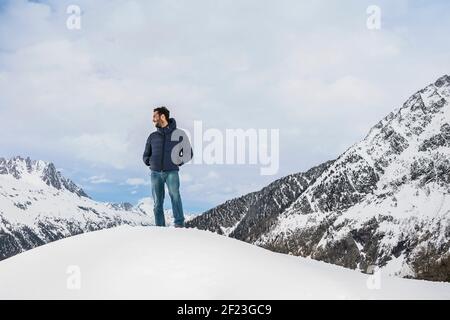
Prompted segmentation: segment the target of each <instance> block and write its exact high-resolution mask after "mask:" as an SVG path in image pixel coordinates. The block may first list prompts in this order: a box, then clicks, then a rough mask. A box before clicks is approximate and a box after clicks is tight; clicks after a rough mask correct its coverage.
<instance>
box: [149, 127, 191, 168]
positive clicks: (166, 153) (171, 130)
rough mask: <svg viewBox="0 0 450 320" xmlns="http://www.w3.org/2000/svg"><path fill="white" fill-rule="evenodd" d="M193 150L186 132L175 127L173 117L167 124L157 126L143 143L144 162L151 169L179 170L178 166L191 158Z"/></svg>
mask: <svg viewBox="0 0 450 320" xmlns="http://www.w3.org/2000/svg"><path fill="white" fill-rule="evenodd" d="M192 156H193V151H192V147H191V144H190V143H189V139H188V137H187V135H186V133H185V132H184V131H183V130H181V129H177V122H176V121H175V119H174V118H170V119H169V125H167V126H165V127H164V128H157V130H156V131H154V132H152V133H151V134H150V136H149V137H148V139H147V143H146V144H145V151H144V155H143V157H142V158H143V160H144V163H145V164H146V165H147V166H149V167H150V169H151V170H153V171H170V170H179V166H181V165H183V164H184V163H186V162H188V161H189V160H190V159H192Z"/></svg>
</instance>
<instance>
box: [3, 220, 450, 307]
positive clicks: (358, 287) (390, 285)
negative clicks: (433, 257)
mask: <svg viewBox="0 0 450 320" xmlns="http://www.w3.org/2000/svg"><path fill="white" fill-rule="evenodd" d="M376 279H379V289H376V288H377V285H376V284H377V283H378V282H377V281H374V280H373V279H372V278H370V276H368V275H363V274H361V273H359V272H356V271H352V270H349V269H345V268H342V267H338V266H335V265H331V264H326V263H324V262H319V261H315V260H311V259H306V258H299V257H294V256H289V255H284V254H279V253H274V252H271V251H269V250H266V249H262V248H259V247H257V246H254V245H251V244H248V243H245V242H242V241H239V240H236V239H232V238H227V237H223V236H220V235H217V234H215V233H212V232H209V231H200V230H196V229H174V228H157V227H130V226H120V227H116V228H112V229H106V230H101V231H94V232H89V233H85V234H81V235H77V236H73V237H70V238H66V239H62V240H58V241H55V242H52V243H49V244H46V245H44V246H41V247H39V248H35V249H32V250H29V251H27V252H25V253H22V254H19V255H16V256H14V257H12V258H9V259H6V260H4V261H1V262H0V283H1V286H0V299H29V298H33V299H55V298H59V299H107V298H108V299H318V298H324V299H450V284H449V283H433V282H427V281H418V280H406V279H401V278H397V277H388V276H384V275H383V274H381V276H380V277H379V278H376ZM368 284H369V285H368ZM374 284H375V285H374Z"/></svg>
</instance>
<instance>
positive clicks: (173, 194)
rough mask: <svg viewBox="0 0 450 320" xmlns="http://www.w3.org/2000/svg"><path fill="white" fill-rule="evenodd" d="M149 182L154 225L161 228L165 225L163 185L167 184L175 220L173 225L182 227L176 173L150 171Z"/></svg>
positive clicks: (178, 183)
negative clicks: (150, 184)
mask: <svg viewBox="0 0 450 320" xmlns="http://www.w3.org/2000/svg"><path fill="white" fill-rule="evenodd" d="M151 182H152V195H153V202H154V207H153V213H154V215H155V224H156V225H157V226H161V227H164V226H165V225H166V221H165V218H164V195H165V190H164V184H167V189H168V190H169V196H170V200H171V202H172V212H173V217H174V219H175V225H176V226H184V214H183V205H182V203H181V196H180V178H179V176H178V171H177V170H173V171H162V172H160V171H151Z"/></svg>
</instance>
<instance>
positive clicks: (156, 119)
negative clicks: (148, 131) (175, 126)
mask: <svg viewBox="0 0 450 320" xmlns="http://www.w3.org/2000/svg"><path fill="white" fill-rule="evenodd" d="M153 124H154V125H155V127H157V128H160V127H161V126H162V119H161V115H160V114H159V113H158V111H154V112H153Z"/></svg>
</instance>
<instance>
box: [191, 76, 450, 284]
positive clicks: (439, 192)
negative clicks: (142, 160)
mask: <svg viewBox="0 0 450 320" xmlns="http://www.w3.org/2000/svg"><path fill="white" fill-rule="evenodd" d="M449 100H450V77H449V76H444V77H441V78H440V79H438V80H437V81H436V82H435V83H433V84H431V85H429V86H427V87H426V88H424V89H423V90H420V91H419V92H417V93H415V94H414V95H413V96H412V97H411V98H409V99H408V100H407V101H406V102H405V104H404V105H403V106H402V107H401V108H399V109H397V110H395V111H393V112H392V113H390V114H389V115H388V116H386V117H385V118H384V119H382V120H381V121H380V122H379V123H378V124H377V125H375V126H374V127H373V128H372V129H371V130H370V132H369V133H368V135H367V136H366V137H365V138H364V139H363V140H362V141H361V142H358V143H356V144H355V145H353V146H352V147H350V148H349V149H348V150H347V151H346V152H344V153H343V154H342V155H341V156H339V157H338V158H337V159H336V160H334V161H332V162H327V163H326V164H323V165H321V166H318V167H316V168H320V169H319V170H317V171H318V176H317V177H315V178H314V179H310V180H309V182H308V184H307V185H306V186H304V185H301V186H300V185H298V186H294V189H296V191H295V192H292V191H289V192H288V194H295V196H294V197H289V201H288V202H289V203H284V206H280V207H279V209H274V210H269V212H270V214H269V216H270V218H267V216H268V214H267V212H268V211H267V209H266V208H265V207H264V204H266V203H274V202H275V203H276V202H278V201H281V199H282V198H283V197H284V195H285V192H284V190H285V188H287V189H288V190H290V189H291V188H292V185H291V184H290V183H289V182H286V181H284V180H285V179H286V178H283V179H280V180H278V181H277V182H275V183H276V185H277V187H276V188H277V189H278V192H279V194H278V195H275V196H273V194H267V195H264V191H263V190H264V189H263V190H261V191H259V192H256V193H253V194H252V197H253V198H258V199H259V204H258V205H255V204H254V202H251V201H247V200H246V199H247V196H244V197H241V198H240V199H242V200H243V201H241V202H242V203H241V204H240V205H241V206H242V207H246V210H245V211H244V212H243V211H240V212H243V216H242V217H240V219H239V223H237V224H236V225H235V226H234V227H233V231H232V232H229V233H228V235H229V236H230V237H234V238H237V239H240V240H244V241H247V242H249V243H252V244H256V245H259V246H262V247H264V248H268V249H271V250H274V251H277V252H283V253H289V254H293V255H298V256H304V257H311V258H314V259H317V260H322V261H326V262H330V263H334V264H338V265H341V266H345V267H348V268H352V269H359V270H361V271H366V270H367V269H368V268H371V266H379V267H382V268H383V269H384V270H385V271H386V272H388V273H390V274H395V275H399V276H404V277H416V278H423V279H430V280H444V281H450V156H449V155H450V110H449ZM301 175H302V174H297V175H296V176H301ZM294 176H295V175H294ZM235 209H236V207H234V203H233V201H230V202H228V204H224V205H221V206H219V207H217V208H214V209H212V210H210V211H208V212H206V213H205V214H203V215H201V216H199V217H197V218H196V219H193V220H192V221H191V222H190V223H189V226H191V227H196V228H199V229H207V230H211V231H217V230H220V229H221V228H222V227H223V223H222V221H224V220H226V219H227V216H228V215H229V214H227V213H228V212H235ZM237 209H238V210H239V208H237ZM273 217H276V219H274V218H273ZM257 220H259V224H260V225H267V227H265V228H262V230H261V229H258V228H252V225H251V224H249V223H248V221H257ZM254 224H255V223H253V225H254Z"/></svg>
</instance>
